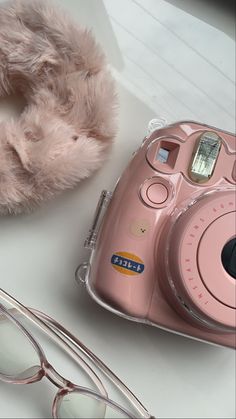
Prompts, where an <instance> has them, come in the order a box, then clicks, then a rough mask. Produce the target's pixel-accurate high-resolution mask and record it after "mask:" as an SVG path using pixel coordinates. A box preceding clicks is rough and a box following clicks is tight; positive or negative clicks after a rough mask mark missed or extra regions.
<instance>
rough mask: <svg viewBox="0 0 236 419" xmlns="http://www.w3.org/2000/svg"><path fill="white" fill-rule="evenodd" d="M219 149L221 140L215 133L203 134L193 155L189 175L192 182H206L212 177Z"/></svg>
mask: <svg viewBox="0 0 236 419" xmlns="http://www.w3.org/2000/svg"><path fill="white" fill-rule="evenodd" d="M220 148H221V138H220V137H219V136H218V135H217V134H216V133H215V132H210V131H209V132H204V133H203V134H202V135H201V137H200V139H199V142H198V144H197V149H196V151H195V153H194V155H193V160H192V163H191V166H190V170H189V175H190V177H191V179H192V180H193V181H194V182H198V183H204V182H207V181H208V180H209V179H210V178H211V177H212V175H213V172H214V168H215V164H216V161H217V158H218V155H219V152H220Z"/></svg>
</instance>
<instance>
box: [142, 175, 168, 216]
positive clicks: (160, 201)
mask: <svg viewBox="0 0 236 419" xmlns="http://www.w3.org/2000/svg"><path fill="white" fill-rule="evenodd" d="M139 193H140V198H141V199H142V201H143V202H144V204H146V205H147V206H148V207H151V208H157V209H158V208H163V207H166V206H167V205H168V204H169V202H170V201H171V199H172V197H173V185H172V183H171V182H170V181H169V180H167V179H164V178H161V177H156V176H155V177H152V178H149V179H146V180H145V181H144V182H143V184H142V185H141V187H140V190H139Z"/></svg>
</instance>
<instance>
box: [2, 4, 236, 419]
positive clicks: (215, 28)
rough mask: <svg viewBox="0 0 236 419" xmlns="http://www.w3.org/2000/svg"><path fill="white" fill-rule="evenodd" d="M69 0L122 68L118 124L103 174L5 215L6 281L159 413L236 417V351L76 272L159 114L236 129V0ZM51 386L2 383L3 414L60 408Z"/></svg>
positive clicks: (15, 109) (9, 106)
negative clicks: (104, 297)
mask: <svg viewBox="0 0 236 419" xmlns="http://www.w3.org/2000/svg"><path fill="white" fill-rule="evenodd" d="M0 1H1V0H0ZM58 1H59V0H58ZM60 2H61V3H63V5H64V6H65V8H67V9H68V10H69V11H70V12H71V13H72V15H73V16H74V18H75V19H77V20H78V22H81V23H82V24H85V25H87V26H89V27H91V28H92V29H93V30H94V33H95V35H96V37H97V38H98V39H99V41H100V42H101V43H102V45H103V47H104V49H105V51H106V53H107V55H108V58H109V61H110V63H111V65H112V67H113V68H114V73H115V75H116V77H117V81H118V91H119V98H120V113H119V132H118V135H117V139H116V143H115V146H114V149H113V151H112V154H111V157H110V160H109V162H107V163H106V164H104V167H103V168H102V170H100V172H99V173H97V174H96V175H95V176H94V177H92V178H90V179H89V180H87V181H85V182H83V183H81V184H80V185H79V186H78V188H76V189H75V190H74V191H72V192H69V193H66V194H64V195H63V196H61V197H60V198H59V199H56V200H55V201H53V202H52V203H50V204H48V205H46V206H45V207H44V208H43V209H40V210H38V211H36V212H35V213H34V214H32V215H27V216H21V217H17V218H12V217H4V218H1V219H0V287H1V288H3V289H5V290H6V291H8V292H10V293H11V294H12V295H14V296H15V297H17V298H18V299H19V300H20V301H22V302H23V303H25V304H26V305H29V306H33V307H35V308H38V309H41V310H43V311H45V312H47V313H49V314H51V315H52V316H54V317H55V318H56V319H58V320H60V321H61V322H62V323H63V324H64V325H65V326H66V327H67V328H68V329H70V330H71V331H73V332H74V333H75V334H76V335H77V336H79V337H80V339H82V341H84V343H86V344H87V345H88V346H89V347H90V348H92V349H93V351H95V352H96V354H97V355H99V356H100V357H101V358H102V359H103V360H104V361H105V362H106V363H107V364H108V365H109V366H110V368H112V369H113V370H114V371H115V372H116V373H117V374H118V375H119V376H120V377H121V378H122V379H123V380H124V381H125V382H126V384H127V385H128V386H129V387H130V388H131V389H132V390H133V392H134V393H135V394H137V395H138V396H139V397H140V399H141V400H142V401H143V403H144V404H145V405H146V406H147V408H148V409H149V410H150V411H151V413H152V414H154V415H155V416H157V417H159V418H234V417H235V414H236V412H235V352H234V351H232V350H229V349H224V348H220V347H215V346H212V345H209V344H205V343H201V342H197V341H194V340H191V339H187V338H184V337H181V336H177V335H174V334H172V333H168V332H164V331H161V330H159V329H157V328H152V327H147V326H144V325H139V324H135V323H132V322H129V321H126V320H124V319H121V318H118V317H116V316H114V315H113V314H111V313H109V312H107V311H105V310H104V309H103V308H101V307H99V306H98V305H96V303H94V302H93V301H92V300H91V299H90V297H88V296H87V294H86V291H85V290H84V288H83V287H82V285H81V286H78V285H77V284H76V283H75V281H74V271H75V268H76V266H77V265H78V264H79V263H80V262H81V261H83V257H84V250H83V242H84V239H85V237H86V234H87V231H88V228H89V226H90V223H91V219H92V217H93V213H94V208H95V206H96V203H97V200H98V197H99V194H100V191H101V190H102V189H109V190H112V188H113V187H114V185H115V182H116V179H117V178H118V177H119V176H120V174H121V173H122V170H123V168H124V167H125V166H126V164H127V163H128V161H129V158H130V156H131V153H132V151H134V150H135V149H136V148H137V146H138V145H139V143H140V142H141V140H142V138H143V137H144V135H145V133H146V127H147V123H148V121H149V120H150V119H152V118H154V117H155V116H157V115H159V116H163V117H165V118H166V119H167V120H168V121H170V122H173V121H176V120H187V119H191V120H198V121H202V122H203V123H208V124H210V125H213V126H217V127H219V128H223V129H226V130H229V131H234V130H235V39H234V29H235V26H234V17H233V12H232V8H231V7H230V4H231V3H233V2H231V1H224V2H223V1H222V2H212V1H210V2H206V1H205V2H204V1H201V0H197V1H192V0H188V1H187V0H185V1H181V0H179V1H178V0H176V1H174V0H172V1H169V2H168V1H164V0H137V1H136V0H119V1H118V0H104V2H102V1H101V0H89V1H86V0H61V1H60ZM209 23H210V24H209ZM19 109H20V105H19V104H18V103H17V102H16V101H14V100H12V99H10V100H4V101H3V100H0V118H1V119H3V118H6V117H7V116H8V115H17V114H18V113H19ZM56 356H57V355H55V358H56ZM47 387H50V384H49V383H46V382H45V383H44V384H43V383H39V384H34V385H33V386H28V387H24V386H23V387H21V388H20V387H17V390H16V389H15V387H14V386H11V385H6V384H4V383H0V417H2V418H12V417H16V418H23V417H24V418H26V417H27V418H32V417H35V418H36V417H37V418H39V417H50V401H51V396H48V393H47ZM36 391H39V393H38V394H36Z"/></svg>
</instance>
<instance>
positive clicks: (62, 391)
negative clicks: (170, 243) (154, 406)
mask: <svg viewBox="0 0 236 419" xmlns="http://www.w3.org/2000/svg"><path fill="white" fill-rule="evenodd" d="M1 299H3V300H4V301H6V302H7V303H10V304H11V305H12V306H13V308H12V309H8V308H6V307H5V306H4V305H3V304H2V303H1ZM15 310H17V311H19V312H20V313H21V314H23V315H24V316H25V317H26V318H28V319H29V320H31V321H32V322H33V323H34V324H36V325H37V326H38V327H39V328H40V329H41V330H43V331H44V332H45V333H46V334H47V335H48V336H49V337H50V338H51V339H52V340H54V341H55V342H56V343H57V344H59V345H60V346H61V347H62V348H63V349H64V350H65V351H66V352H67V353H68V354H69V355H70V356H71V357H72V358H73V359H74V360H75V361H76V362H77V364H78V365H79V366H80V367H81V368H82V369H83V370H84V371H85V372H86V373H87V374H88V375H89V377H90V378H91V379H92V381H93V382H94V384H95V385H96V387H97V389H98V391H99V392H96V391H93V390H90V389H89V388H86V387H83V386H79V385H76V384H74V383H72V382H71V381H69V380H67V379H66V378H64V377H62V376H61V375H60V374H59V373H58V372H57V371H56V370H55V368H54V367H53V366H52V365H51V364H50V363H49V362H48V360H47V358H46V355H45V354H44V351H43V349H42V348H41V346H40V345H39V344H38V343H37V341H36V340H35V339H34V337H33V336H32V335H31V333H30V332H29V331H28V330H27V329H26V328H25V327H24V326H23V325H22V324H21V323H20V321H19V320H18V319H16V318H15V316H14V314H13V313H14V311H15ZM2 315H3V316H4V317H5V316H6V317H7V318H8V319H9V320H10V321H12V322H13V323H14V324H15V325H16V326H17V327H18V328H19V329H20V330H21V331H22V333H23V334H24V335H25V336H26V337H27V339H28V340H29V342H30V343H31V345H32V346H33V347H34V349H35V351H36V352H37V354H38V357H39V360H40V367H41V368H39V369H38V371H37V372H36V373H35V374H33V375H32V376H31V377H29V378H27V379H26V378H25V379H19V378H17V377H12V376H8V375H5V374H1V373H0V380H1V381H5V382H8V383H12V384H31V383H34V382H37V381H40V380H41V379H42V378H43V377H46V378H48V379H49V381H51V383H53V384H54V385H55V386H56V387H57V388H58V389H59V390H58V392H57V394H56V396H55V398H54V401H53V406H52V416H53V418H54V419H58V418H59V416H58V414H59V409H60V403H61V401H62V399H63V397H65V395H66V394H69V393H72V392H76V393H79V394H81V395H82V394H83V395H85V396H90V397H92V398H93V399H97V400H99V401H103V402H104V403H105V405H107V406H110V407H112V408H113V410H116V411H117V412H118V413H121V414H125V415H126V416H127V417H128V418H134V417H136V416H134V415H133V414H132V413H130V412H129V411H128V410H126V408H124V407H122V406H120V405H119V404H118V403H116V402H114V401H113V400H111V399H109V398H108V394H107V391H106V389H105V387H104V385H103V383H102V381H101V380H100V378H99V377H98V375H97V374H96V372H95V371H94V370H93V369H92V368H91V367H90V365H89V364H88V363H87V362H86V361H85V360H84V359H83V358H82V357H81V355H80V354H79V353H78V350H80V351H81V352H82V353H83V354H84V355H85V356H86V357H87V358H88V359H89V360H90V361H92V363H93V364H94V365H95V366H96V367H97V368H99V369H100V371H102V372H103V373H104V374H105V375H106V376H107V377H108V378H109V379H110V380H111V381H112V382H113V384H115V385H116V387H117V388H118V389H119V390H120V391H121V392H122V393H123V394H124V395H125V397H126V398H127V399H128V400H129V402H130V403H131V404H132V405H133V407H134V408H135V409H136V410H137V412H138V413H139V415H140V416H139V417H141V418H145V419H151V418H154V417H153V416H151V415H150V414H149V413H148V411H147V410H146V408H145V407H144V406H143V405H142V403H141V402H140V401H139V400H138V399H137V397H136V396H135V395H134V394H133V393H132V392H131V391H130V390H129V389H128V387H126V385H125V384H124V383H123V382H122V381H121V380H120V379H119V378H118V377H117V376H116V375H115V374H114V373H113V372H112V371H111V370H110V369H109V368H108V367H107V366H106V365H105V364H104V363H103V362H102V361H101V360H100V359H99V358H98V357H97V356H96V355H95V354H94V353H93V352H91V351H90V350H89V349H88V348H87V347H86V346H85V345H84V344H83V343H82V342H80V341H79V340H78V339H77V338H76V337H75V336H73V335H72V334H71V333H70V332H69V331H67V330H66V329H65V328H64V327H63V326H62V325H60V324H59V323H58V322H56V321H55V320H54V319H52V318H51V317H49V316H47V315H46V314H44V313H42V312H40V311H38V310H34V309H29V308H27V307H25V306H24V305H22V304H21V303H20V302H18V301H17V300H16V299H14V298H13V297H12V296H11V295H9V294H8V293H6V292H5V291H4V290H2V289H1V288H0V319H1V317H2ZM65 339H66V340H67V341H68V342H66V340H65ZM69 342H70V344H69ZM71 345H73V347H72V346H71Z"/></svg>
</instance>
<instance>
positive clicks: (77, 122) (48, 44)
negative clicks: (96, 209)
mask: <svg viewBox="0 0 236 419" xmlns="http://www.w3.org/2000/svg"><path fill="white" fill-rule="evenodd" d="M16 92H17V93H20V94H22V95H23V96H24V98H25V100H26V102H27V106H26V107H25V109H24V111H23V113H22V114H21V116H20V118H19V119H18V120H16V121H14V120H9V121H3V122H0V214H7V213H13V214H17V213H20V212H23V211H28V210H31V209H33V208H34V207H35V206H36V205H38V204H39V203H40V202H42V201H43V200H46V199H49V198H51V197H53V196H54V195H55V194H57V193H58V192H60V191H62V190H64V189H66V188H71V187H73V186H74V185H75V184H76V183H77V182H78V181H80V180H81V179H83V178H86V177H88V176H89V175H90V174H91V173H92V172H93V171H94V170H96V169H98V168H99V167H100V166H101V164H102V162H103V161H104V158H105V157H106V154H107V151H108V150H109V145H110V143H111V140H112V139H113V137H114V134H115V128H114V114H115V108H116V95H115V92H114V83H113V79H112V77H111V75H110V73H109V71H108V70H107V68H106V62H105V58H104V54H103V52H102V50H101V48H100V47H99V46H98V45H97V44H96V42H95V40H94V38H93V36H92V35H91V33H90V31H88V30H83V29H81V28H80V27H78V25H77V24H75V23H74V22H73V21H72V20H71V18H69V17H68V16H67V15H66V14H65V13H64V12H63V11H62V10H59V9H58V5H55V4H54V5H53V4H52V2H51V0H50V2H49V1H48V2H45V1H44V0H41V1H38V0H37V1H26V0H16V1H14V2H11V3H7V4H5V5H1V6H0V98H1V97H3V96H6V95H10V94H12V93H16Z"/></svg>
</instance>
